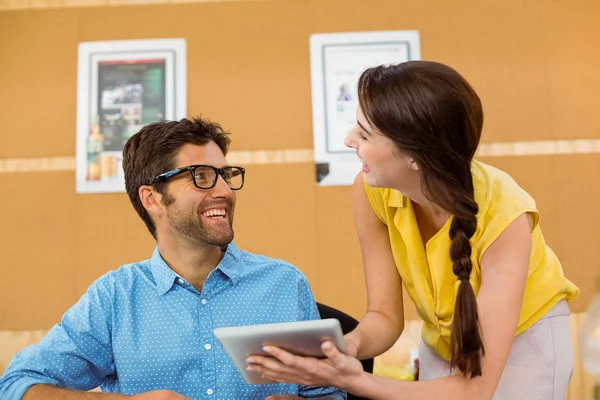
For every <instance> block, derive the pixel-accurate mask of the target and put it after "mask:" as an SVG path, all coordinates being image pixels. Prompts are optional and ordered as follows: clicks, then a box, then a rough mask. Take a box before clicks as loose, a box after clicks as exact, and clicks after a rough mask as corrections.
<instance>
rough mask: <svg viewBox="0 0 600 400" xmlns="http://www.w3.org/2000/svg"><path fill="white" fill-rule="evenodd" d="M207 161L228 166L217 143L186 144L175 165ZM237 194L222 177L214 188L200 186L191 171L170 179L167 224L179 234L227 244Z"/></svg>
mask: <svg viewBox="0 0 600 400" xmlns="http://www.w3.org/2000/svg"><path fill="white" fill-rule="evenodd" d="M197 164H205V165H210V166H213V167H216V168H223V167H225V166H227V165H228V164H227V160H226V159H225V156H224V155H223V152H222V151H221V149H220V148H219V146H218V145H217V144H216V143H215V142H212V141H211V142H209V143H207V144H205V145H193V144H186V145H184V146H183V147H182V148H181V150H180V151H179V154H178V155H177V157H176V163H175V168H182V167H187V166H189V165H197ZM235 199H236V193H235V191H233V190H231V188H230V187H229V186H228V185H227V183H226V182H225V181H224V180H223V177H221V176H219V177H218V179H217V182H216V184H215V186H214V187H213V188H211V189H198V188H197V187H196V186H195V185H194V182H193V179H192V175H191V174H190V173H183V174H181V175H179V176H176V177H174V178H172V179H170V180H169V181H168V183H167V185H166V188H165V192H164V195H163V204H164V205H165V208H166V223H167V224H168V227H169V228H170V229H168V230H165V231H170V232H171V234H173V235H174V236H175V237H180V238H182V239H187V240H189V241H192V242H197V243H198V244H207V245H213V246H220V247H223V246H226V245H228V244H229V243H231V241H232V240H233V213H234V208H235Z"/></svg>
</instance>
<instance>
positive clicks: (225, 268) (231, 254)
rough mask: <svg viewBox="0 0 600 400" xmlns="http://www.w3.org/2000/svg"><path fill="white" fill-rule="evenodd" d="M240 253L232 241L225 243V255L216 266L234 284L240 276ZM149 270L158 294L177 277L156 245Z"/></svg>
mask: <svg viewBox="0 0 600 400" xmlns="http://www.w3.org/2000/svg"><path fill="white" fill-rule="evenodd" d="M242 255H243V252H242V251H241V250H239V249H238V247H237V246H236V245H235V243H234V242H231V243H229V245H227V250H225V255H224V256H223V258H222V259H221V262H220V263H219V265H217V268H216V269H217V270H220V271H221V272H222V273H223V274H224V275H225V276H227V277H228V278H229V279H231V281H232V282H233V284H234V285H235V284H236V282H237V281H239V279H240V277H241V273H242V271H240V268H241V264H240V261H241V260H242ZM150 270H151V271H152V276H154V281H155V282H156V290H157V291H158V293H159V294H160V295H163V294H165V293H167V292H168V291H169V290H170V289H171V287H172V286H173V283H174V282H175V279H177V277H179V275H177V274H176V273H175V271H173V270H172V269H171V268H170V267H169V266H168V265H167V263H166V262H165V260H164V259H163V258H162V256H161V255H160V252H159V250H158V246H156V247H155V248H154V252H153V253H152V258H151V259H150Z"/></svg>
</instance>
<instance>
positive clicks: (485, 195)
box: [365, 160, 579, 360]
mask: <svg viewBox="0 0 600 400" xmlns="http://www.w3.org/2000/svg"><path fill="white" fill-rule="evenodd" d="M471 172H472V175H473V186H474V194H475V201H476V202H477V205H478V206H479V212H478V213H477V230H476V231H475V234H474V235H473V237H472V238H471V246H472V249H473V250H472V255H471V259H472V262H473V271H472V273H471V279H470V281H471V285H473V290H474V291H475V294H477V293H478V292H479V288H480V286H481V267H480V261H481V257H482V256H483V254H484V252H485V251H486V250H487V248H488V247H489V246H490V245H491V244H492V243H493V242H494V241H495V240H496V239H497V238H498V236H500V234H501V233H502V232H503V231H504V230H505V229H506V228H507V227H508V225H509V224H510V223H511V222H513V221H514V220H515V219H516V218H517V217H518V216H520V215H521V214H523V213H531V214H532V215H533V217H534V228H533V230H532V232H531V238H532V250H531V260H530V262H529V277H528V278H527V284H526V287H525V295H524V298H523V306H522V308H521V316H520V318H519V326H518V329H517V332H516V334H519V333H521V332H523V331H525V330H526V329H527V328H529V327H530V326H531V325H533V324H534V323H535V322H536V321H538V320H539V319H540V318H541V317H542V316H543V315H544V314H546V312H548V311H549V310H550V309H551V308H552V307H553V306H554V305H556V303H558V302H559V301H560V300H562V299H567V300H573V299H575V298H577V296H578V295H579V289H578V288H577V287H576V286H575V285H574V284H573V283H571V282H570V281H569V280H567V279H566V278H565V276H564V275H563V271H562V267H561V264H560V261H559V260H558V258H557V257H556V255H555V254H554V252H553V251H552V250H551V249H550V248H549V247H548V246H547V245H546V242H545V240H544V236H543V235H542V231H541V230H540V226H539V224H538V221H539V214H538V211H537V209H536V206H535V201H534V200H533V198H532V197H531V196H530V195H529V194H528V193H527V192H525V191H524V190H523V189H522V188H521V187H520V186H519V185H518V184H517V183H516V182H515V181H514V180H513V179H512V178H511V177H510V176H509V175H508V174H506V173H505V172H503V171H500V170H499V169H497V168H494V167H492V166H489V165H486V164H484V163H482V162H479V161H476V160H473V163H472V167H471ZM365 189H366V192H367V195H368V197H369V201H370V202H371V206H372V207H373V210H375V213H376V214H377V216H378V217H379V219H380V220H381V221H382V222H383V223H384V224H386V225H387V227H388V231H389V237H390V243H391V247H392V252H393V257H394V261H395V263H396V268H397V269H398V272H399V273H400V276H401V277H402V282H403V283H404V286H405V288H406V290H407V292H408V294H409V296H410V298H411V299H412V300H413V302H414V303H415V305H416V308H417V312H418V313H419V316H420V317H421V318H422V319H423V321H424V323H423V330H422V338H423V341H424V342H425V343H426V344H427V345H428V346H429V347H430V348H431V349H433V350H434V351H435V352H436V353H437V354H438V355H439V356H440V357H442V358H444V359H446V360H449V359H450V331H451V324H452V316H453V313H454V302H455V299H456V291H457V289H458V284H459V283H460V282H459V281H458V280H457V278H456V276H455V275H454V273H453V272H452V261H451V260H450V236H449V229H450V224H451V221H452V218H450V219H449V220H448V221H447V222H446V224H445V225H444V226H443V227H442V228H441V229H440V230H439V231H438V232H437V233H436V234H435V235H434V236H433V237H432V238H431V239H430V240H429V241H428V242H427V244H426V246H423V243H422V239H421V235H420V234H419V229H418V226H417V223H416V219H415V215H414V213H413V208H412V203H411V201H410V199H408V198H405V197H404V196H402V194H401V193H400V192H399V191H397V190H394V189H383V188H373V187H370V186H368V185H366V184H365Z"/></svg>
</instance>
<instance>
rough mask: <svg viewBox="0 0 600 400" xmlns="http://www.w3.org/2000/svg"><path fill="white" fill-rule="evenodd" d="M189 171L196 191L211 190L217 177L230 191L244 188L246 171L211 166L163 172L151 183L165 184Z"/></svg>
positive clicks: (240, 168) (238, 168) (197, 166)
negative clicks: (220, 178)
mask: <svg viewBox="0 0 600 400" xmlns="http://www.w3.org/2000/svg"><path fill="white" fill-rule="evenodd" d="M186 171H189V172H190V174H192V179H193V180H194V186H196V187H197V188H198V189H212V188H213V187H214V186H215V185H216V184H217V179H218V178H219V176H221V177H222V178H223V180H224V181H225V182H226V183H227V185H229V187H230V188H231V190H240V189H241V188H242V187H243V186H244V175H245V173H246V170H245V169H244V168H242V167H232V166H229V167H223V168H215V167H213V166H212V165H190V166H189V167H183V168H177V169H174V170H172V171H168V172H163V173H162V174H160V175H158V176H157V177H156V178H154V181H152V183H153V184H154V183H158V182H166V181H168V180H169V179H171V178H172V177H174V176H176V175H179V174H183V173H184V172H186Z"/></svg>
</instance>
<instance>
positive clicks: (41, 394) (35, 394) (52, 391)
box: [22, 385, 190, 400]
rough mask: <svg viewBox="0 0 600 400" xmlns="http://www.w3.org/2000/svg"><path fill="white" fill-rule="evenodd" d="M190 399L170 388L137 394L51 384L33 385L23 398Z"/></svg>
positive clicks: (58, 399)
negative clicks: (89, 390)
mask: <svg viewBox="0 0 600 400" xmlns="http://www.w3.org/2000/svg"><path fill="white" fill-rule="evenodd" d="M126 398H128V399H130V400H190V399H188V398H187V397H185V396H183V395H180V394H178V393H175V392H171V391H169V390H155V391H152V392H148V393H142V394H138V395H135V396H127V395H124V394H114V393H98V392H76V391H73V390H67V389H60V388H57V387H55V386H51V385H35V386H32V387H31V388H30V389H29V390H27V392H25V396H24V397H23V399H22V400H38V399H40V400H41V399H43V400H96V399H97V400H122V399H126Z"/></svg>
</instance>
